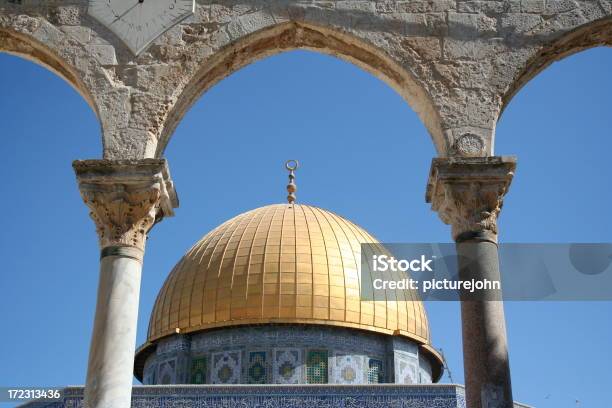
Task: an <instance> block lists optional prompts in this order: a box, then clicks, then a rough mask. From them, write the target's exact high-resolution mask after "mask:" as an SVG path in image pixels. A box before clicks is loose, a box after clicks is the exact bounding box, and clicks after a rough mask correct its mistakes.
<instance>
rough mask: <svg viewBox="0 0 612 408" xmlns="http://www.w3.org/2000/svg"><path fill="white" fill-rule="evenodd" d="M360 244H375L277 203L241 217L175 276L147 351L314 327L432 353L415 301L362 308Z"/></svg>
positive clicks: (342, 223)
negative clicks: (269, 328)
mask: <svg viewBox="0 0 612 408" xmlns="http://www.w3.org/2000/svg"><path fill="white" fill-rule="evenodd" d="M362 243H377V241H376V240H375V239H374V238H373V237H372V236H371V235H370V234H368V233H367V232H366V231H365V230H363V229H362V228H360V227H358V226H356V225H355V224H353V223H352V222H350V221H348V220H346V219H344V218H342V217H339V216H338V215H335V214H333V213H331V212H329V211H326V210H322V209H320V208H317V207H312V206H308V205H297V204H294V205H290V204H276V205H269V206H266V207H261V208H258V209H255V210H252V211H248V212H246V213H244V214H241V215H238V216H237V217H234V218H232V219H231V220H229V221H227V222H225V223H224V224H222V225H221V226H219V227H217V228H216V229H214V230H213V231H211V232H209V233H208V234H207V235H206V236H205V237H204V238H202V239H201V240H200V241H199V242H198V243H196V244H195V245H194V246H193V248H191V249H190V250H189V252H187V254H186V255H185V256H184V257H183V259H181V261H180V262H179V263H178V264H177V265H176V267H175V268H174V269H173V271H172V272H171V273H170V276H169V277H168V279H167V280H166V282H165V283H164V286H163V288H162V289H161V291H160V292H159V295H158V297H157V300H156V302H155V306H154V308H153V313H152V316H151V320H150V323H149V333H148V343H149V344H150V343H152V342H154V341H155V340H156V339H159V338H161V337H163V336H166V335H170V334H174V333H176V332H180V333H188V332H195V331H200V330H204V329H209V328H215V327H225V326H237V325H242V324H265V323H310V324H321V325H330V326H341V327H352V328H358V329H364V330H369V331H375V332H379V333H386V334H395V335H401V336H406V337H409V338H411V339H414V340H416V341H417V342H418V343H421V344H423V345H424V346H425V347H426V348H427V349H430V347H428V345H429V330H428V323H427V316H426V314H425V310H424V308H423V305H422V303H421V301H420V300H419V299H418V297H417V295H416V294H411V293H408V292H405V291H396V292H392V293H387V300H386V301H376V302H374V301H361V300H360V291H359V288H360V286H359V285H360V274H359V272H358V271H359V268H360V264H361V255H360V244H362ZM406 297H409V298H408V299H406ZM177 329H178V330H177ZM430 350H431V349H430ZM432 352H434V353H435V351H432Z"/></svg>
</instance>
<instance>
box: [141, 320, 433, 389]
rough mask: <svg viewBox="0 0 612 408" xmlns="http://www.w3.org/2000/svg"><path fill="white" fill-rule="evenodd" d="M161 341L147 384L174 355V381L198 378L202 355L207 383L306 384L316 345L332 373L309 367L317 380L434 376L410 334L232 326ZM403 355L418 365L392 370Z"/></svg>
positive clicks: (425, 379)
mask: <svg viewBox="0 0 612 408" xmlns="http://www.w3.org/2000/svg"><path fill="white" fill-rule="evenodd" d="M173 340H174V341H175V343H174V342H173ZM163 345H164V346H163V353H160V352H159V350H156V352H155V353H153V354H151V355H150V356H149V358H148V359H147V360H146V362H145V364H144V372H143V377H144V381H145V383H146V384H161V380H162V379H161V377H159V368H157V370H156V367H159V366H160V365H161V364H162V363H164V362H165V361H168V360H170V359H176V373H175V376H174V381H175V382H174V383H173V384H192V383H197V381H199V380H198V379H194V376H193V374H194V373H193V361H194V360H195V359H197V358H201V357H205V358H206V362H207V365H206V370H207V371H206V372H205V373H204V375H203V376H202V377H203V378H204V383H207V384H224V383H225V382H224V381H230V382H228V384H236V383H238V384H304V383H307V381H309V378H308V367H307V365H308V364H307V360H308V355H309V354H308V352H309V351H313V350H315V351H316V350H320V351H325V352H327V356H328V359H327V365H328V370H327V376H328V378H327V379H325V378H318V377H317V376H316V375H315V376H313V374H312V367H311V374H310V381H312V382H313V383H318V382H322V381H326V382H329V383H332V384H364V383H372V382H373V383H384V382H387V381H389V380H390V379H391V378H396V379H397V380H398V381H400V378H401V381H406V382H407V383H419V382H420V383H424V382H425V383H430V382H431V366H430V364H429V361H428V360H427V359H425V358H422V356H420V355H419V354H418V353H419V347H418V345H417V344H414V343H413V342H412V341H411V340H409V339H401V338H399V339H398V338H396V337H391V336H386V335H381V334H375V333H368V332H364V331H356V330H352V329H346V328H331V327H325V326H285V325H282V326H276V325H271V326H255V327H240V328H238V327H232V328H227V329H222V330H215V331H213V332H203V333H197V334H195V335H192V336H190V335H184V334H177V335H175V336H171V337H169V338H167V339H164V343H163ZM223 353H231V354H232V355H233V357H232V358H231V359H230V360H228V361H226V363H228V364H225V365H226V366H227V367H226V368H224V369H223V371H222V372H221V371H219V369H220V368H217V369H215V368H214V363H213V361H214V357H215V356H219V355H223ZM399 359H401V360H402V361H405V360H406V359H411V361H412V362H413V363H414V364H415V365H416V366H415V367H414V368H415V370H416V371H414V372H412V373H408V372H407V371H406V370H408V367H407V366H406V364H403V365H402V370H404V371H405V372H403V373H400V374H401V375H400V376H394V374H393V373H394V370H396V369H397V370H400V367H399V365H398V367H397V368H396V367H395V360H399ZM369 360H376V361H379V362H380V363H372V364H375V365H374V366H373V367H370V364H369V363H368V361H369ZM236 361H239V362H240V363H239V364H238V363H236ZM377 364H378V365H377ZM387 364H389V366H388V367H387ZM379 365H380V366H379ZM234 366H235V367H234ZM383 367H384V369H383ZM236 376H238V377H236ZM406 376H408V377H407V378H406ZM228 377H229V379H228ZM319 377H320V376H319Z"/></svg>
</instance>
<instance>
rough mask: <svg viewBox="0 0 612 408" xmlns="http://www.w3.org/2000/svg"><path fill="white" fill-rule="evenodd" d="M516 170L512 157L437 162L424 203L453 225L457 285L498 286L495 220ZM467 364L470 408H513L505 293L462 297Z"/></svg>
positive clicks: (465, 365) (465, 295)
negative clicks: (474, 282)
mask: <svg viewBox="0 0 612 408" xmlns="http://www.w3.org/2000/svg"><path fill="white" fill-rule="evenodd" d="M515 168H516V158H514V157H478V158H437V159H434V160H433V162H432V165H431V172H430V175H429V181H428V184H427V193H426V200H427V202H428V203H431V204H432V209H433V210H434V211H437V212H438V214H439V216H440V218H441V219H442V221H443V222H444V223H446V224H449V225H451V227H452V235H453V239H454V240H455V242H456V247H457V256H458V267H459V279H461V280H471V279H477V280H482V279H489V280H492V281H499V280H500V272H499V259H498V248H497V232H498V231H497V217H498V215H499V212H500V210H501V207H502V203H503V197H504V195H505V194H506V192H507V191H508V188H509V186H510V182H511V181H512V177H513V175H514V170H515ZM461 324H462V335H463V364H464V371H465V385H466V399H467V406H468V408H512V407H513V398H512V386H511V382H510V365H509V361H508V345H507V339H506V323H505V318H504V307H503V302H502V297H501V291H488V292H487V293H486V296H484V297H482V296H481V297H479V298H478V299H475V298H473V297H470V296H469V295H468V294H465V293H462V294H461Z"/></svg>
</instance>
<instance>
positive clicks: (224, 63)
mask: <svg viewBox="0 0 612 408" xmlns="http://www.w3.org/2000/svg"><path fill="white" fill-rule="evenodd" d="M295 49H305V50H310V51H315V52H320V53H323V54H328V55H332V56H335V57H338V58H340V59H342V60H345V61H347V62H350V63H352V64H354V65H356V66H358V67H360V68H362V69H364V70H365V71H367V72H369V73H371V74H373V75H374V76H376V77H377V78H379V79H381V80H382V81H383V82H385V83H386V84H388V85H389V86H391V87H392V88H393V89H394V90H395V91H396V92H397V93H398V94H400V95H401V96H402V97H403V98H404V100H406V101H407V103H408V104H409V105H410V107H411V108H412V109H413V110H414V111H415V112H416V113H417V115H418V116H419V117H420V119H421V121H422V122H423V123H424V124H425V127H426V128H427V130H428V131H429V133H430V135H431V137H432V139H433V141H434V144H435V147H436V149H437V151H438V153H439V154H440V155H445V151H446V141H445V138H444V134H443V131H442V127H441V124H440V119H439V114H438V111H437V109H436V108H435V106H434V103H433V102H432V100H431V97H430V96H429V94H428V93H427V91H426V90H425V88H424V87H423V86H422V84H421V83H420V82H419V81H418V80H417V79H416V78H415V77H414V76H413V74H412V73H411V72H409V71H408V70H407V69H406V68H404V67H402V66H401V65H400V64H399V63H397V62H396V61H394V60H393V59H392V58H391V57H390V56H389V55H388V54H387V53H386V52H385V51H384V50H381V49H380V48H378V47H375V46H373V45H372V44H370V43H368V42H366V41H364V40H362V39H360V38H358V37H357V36H355V35H351V34H347V33H346V32H343V31H340V30H337V29H332V28H329V27H321V26H318V25H313V24H310V23H304V22H296V21H291V22H285V23H280V24H275V25H272V26H268V27H266V28H263V29H260V30H258V31H255V32H253V33H251V34H248V35H245V36H242V37H240V38H239V39H238V40H236V41H234V42H231V43H229V44H228V45H226V46H225V47H223V48H221V50H220V51H218V52H217V53H216V54H214V55H213V56H212V57H211V58H210V59H208V60H207V61H206V62H205V63H204V64H203V65H202V66H201V67H200V68H199V69H198V70H197V72H195V74H193V75H192V76H191V78H190V79H189V81H188V83H187V84H186V85H185V86H184V87H183V88H182V89H183V90H182V92H181V93H180V94H179V95H178V97H177V100H176V103H175V104H174V106H173V107H172V109H171V110H170V111H169V112H168V115H167V117H166V120H165V122H164V126H163V128H162V129H161V133H160V140H159V142H158V145H157V151H156V154H155V155H156V157H161V156H162V155H163V152H164V150H165V148H166V147H167V145H168V143H169V141H170V139H171V137H172V134H173V132H174V130H175V129H176V127H177V125H178V124H179V123H180V121H181V119H182V118H183V116H184V115H185V113H186V112H187V111H188V110H189V108H190V107H191V106H192V105H193V104H194V103H195V102H196V101H197V100H198V99H199V98H200V97H201V96H202V95H203V94H204V93H205V92H206V91H207V90H208V89H210V88H211V87H212V86H214V85H215V84H216V83H218V82H219V81H221V80H222V79H223V78H225V77H227V76H229V75H231V74H232V73H234V72H236V71H238V70H239V69H241V68H243V67H245V66H246V65H248V64H250V63H253V62H255V61H257V60H260V59H263V58H266V57H268V56H272V55H275V54H279V53H281V52H285V51H290V50H295Z"/></svg>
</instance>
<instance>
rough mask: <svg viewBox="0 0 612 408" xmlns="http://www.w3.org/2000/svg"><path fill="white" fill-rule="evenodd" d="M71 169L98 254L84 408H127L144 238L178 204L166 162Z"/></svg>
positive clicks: (90, 163) (101, 163)
mask: <svg viewBox="0 0 612 408" xmlns="http://www.w3.org/2000/svg"><path fill="white" fill-rule="evenodd" d="M73 167H74V170H75V172H76V175H77V180H78V183H79V189H80V191H81V196H82V197H83V201H84V202H85V204H87V206H88V207H89V209H90V216H91V218H92V219H93V220H94V222H95V224H96V229H97V232H98V238H99V243H100V250H101V254H100V277H99V285H98V297H97V304H96V312H95V321H94V328H93V334H92V340H91V346H90V351H89V363H88V368H87V380H86V385H85V400H84V405H85V407H87V408H111V407H112V408H129V407H130V406H131V394H132V378H133V369H134V353H135V348H136V326H137V320H138V301H139V295H140V277H141V272H142V261H143V257H144V249H145V243H146V238H147V233H148V232H149V230H150V229H151V227H152V226H153V225H154V224H155V223H156V222H159V221H161V219H162V218H163V217H164V216H172V215H173V208H175V207H177V206H178V200H177V198H176V193H175V191H174V187H173V185H172V181H171V179H170V174H169V171H168V167H167V163H166V161H165V160H161V159H145V160H131V161H111V160H86V161H76V162H74V163H73Z"/></svg>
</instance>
